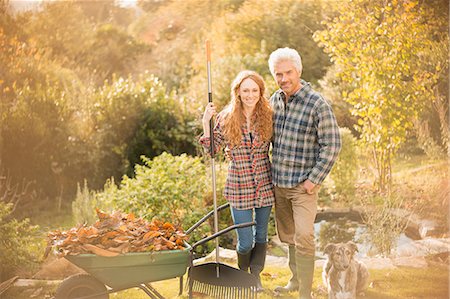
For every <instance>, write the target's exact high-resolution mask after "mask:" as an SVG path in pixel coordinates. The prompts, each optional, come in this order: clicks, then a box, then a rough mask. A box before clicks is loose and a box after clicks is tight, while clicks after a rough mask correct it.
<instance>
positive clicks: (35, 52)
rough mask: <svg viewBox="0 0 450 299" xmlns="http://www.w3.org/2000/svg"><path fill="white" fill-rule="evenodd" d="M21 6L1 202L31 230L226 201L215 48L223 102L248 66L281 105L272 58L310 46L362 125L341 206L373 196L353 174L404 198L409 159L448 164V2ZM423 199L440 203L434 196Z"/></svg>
mask: <svg viewBox="0 0 450 299" xmlns="http://www.w3.org/2000/svg"><path fill="white" fill-rule="evenodd" d="M21 4H22V3H21V2H20V1H9V0H0V191H2V190H8V192H2V193H1V194H0V200H1V206H5V207H6V203H12V204H13V206H11V208H10V210H8V211H7V212H3V213H5V214H8V217H10V219H12V218H16V219H18V220H17V221H18V222H17V223H21V222H20V221H21V219H23V218H25V217H31V221H38V219H39V217H42V215H46V213H48V212H49V211H51V212H52V213H55V214H57V215H71V214H72V213H71V212H72V207H73V211H74V218H75V219H77V220H78V221H83V220H87V221H89V219H91V218H89V217H88V216H89V209H90V208H92V207H93V206H101V207H103V208H120V209H126V210H129V211H131V210H135V211H136V212H139V213H137V214H138V215H142V216H145V217H148V218H150V217H153V216H155V215H157V216H160V217H169V218H172V219H178V220H179V221H180V222H182V223H183V226H184V227H188V226H189V225H190V224H191V223H193V221H194V220H198V219H197V218H198V217H200V215H201V214H202V213H205V212H206V210H208V208H210V206H211V193H210V191H209V189H208V182H209V178H208V174H207V172H206V170H205V169H208V168H209V165H208V163H207V162H206V163H205V162H204V161H203V160H201V159H200V158H199V157H200V156H201V151H200V150H199V149H198V145H197V141H196V139H197V137H198V136H199V134H200V132H201V127H200V124H201V122H200V115H201V113H202V111H203V109H204V106H205V104H206V102H207V98H206V94H207V84H206V69H205V68H206V63H205V53H204V41H205V40H206V39H209V40H211V42H212V47H213V52H212V61H213V64H212V67H213V69H212V71H213V74H212V75H213V92H214V94H213V99H214V102H216V103H217V105H218V106H219V107H223V106H224V105H225V104H226V103H227V102H228V99H229V92H230V84H231V81H232V79H233V78H234V76H235V75H236V74H237V73H238V71H240V70H242V69H254V70H256V71H258V72H260V73H261V74H262V75H263V76H264V78H265V79H266V84H267V95H268V96H269V95H270V94H271V93H272V92H273V91H274V90H275V89H276V86H275V82H274V80H273V78H271V76H270V74H269V70H268V67H267V58H268V56H269V54H270V53H271V51H273V50H274V49H276V48H278V47H285V46H288V47H293V48H296V49H297V50H299V52H300V53H301V55H302V58H303V65H304V72H303V74H302V77H303V78H305V79H306V80H307V81H311V82H312V84H313V86H314V88H316V89H318V90H319V91H320V92H321V93H322V94H324V95H325V96H326V98H327V99H328V100H330V102H331V103H332V106H333V109H334V111H335V112H336V116H337V119H338V122H339V125H340V126H341V127H345V128H347V129H348V131H347V130H346V133H345V134H344V138H345V140H344V142H347V141H348V144H349V145H348V147H346V150H345V151H343V153H342V155H341V159H340V162H338V164H337V166H336V167H335V170H334V171H333V173H332V174H331V176H330V180H329V184H330V186H329V188H328V187H327V188H323V189H324V192H325V191H326V192H327V194H332V195H333V196H330V198H331V197H332V198H334V199H335V201H336V202H338V203H339V202H342V203H344V204H347V203H349V202H352V199H351V198H352V193H353V192H356V193H358V191H361V190H358V188H357V189H356V190H355V191H353V190H354V188H355V184H354V182H352V180H354V177H355V176H356V174H355V173H354V172H353V168H354V167H357V168H358V171H359V172H358V173H357V174H358V176H357V177H358V178H359V179H361V177H364V180H367V181H369V183H368V184H366V183H362V184H360V185H359V186H368V187H367V189H368V190H366V189H364V194H363V196H369V197H370V196H371V195H370V194H373V193H377V190H376V189H379V190H382V189H385V188H389V186H391V184H393V186H394V188H393V189H391V190H393V192H397V190H398V186H396V185H395V180H394V181H392V180H393V179H394V176H393V170H392V165H393V164H394V163H395V162H396V161H395V160H396V159H397V158H398V157H405V159H409V158H410V157H411V156H413V155H415V154H422V155H428V156H429V158H432V159H435V160H438V161H439V160H440V159H442V157H445V153H448V141H449V127H448V106H449V105H448V103H449V98H448V96H449V89H448V88H449V85H448V80H449V77H448V73H449V71H448V45H449V42H448V41H449V38H448V24H449V16H448V11H449V6H448V1H445V0H436V1H414V0H411V1H409V0H396V1H367V0H348V1H337V2H336V1H330V0H320V1H301V0H287V1H278V0H276V1H264V0H220V1H200V0H186V1H175V0H164V1H157V0H138V1H136V5H135V6H126V7H124V6H121V5H119V2H114V1H75V0H71V1H48V2H46V1H45V2H42V3H38V2H35V3H34V6H30V7H28V9H24V10H21V9H19V8H23V6H22V5H21ZM352 136H353V137H352ZM353 138H354V139H353ZM346 140H347V141H346ZM353 142H356V143H355V148H353V146H351V145H350V144H353ZM347 150H348V151H347ZM353 150H354V151H353ZM355 153H358V154H355ZM368 153H370V156H371V157H373V160H372V162H371V161H370V160H369V159H366V157H370V156H369V155H368ZM355 155H357V157H358V158H359V161H358V166H355V165H354V163H356V159H355V158H353V159H352V157H355ZM141 156H145V158H143V159H141ZM361 157H363V158H361ZM207 160H208V159H205V161H207ZM218 164H219V165H222V160H220V163H218ZM224 164H226V163H224ZM341 166H342V167H341ZM221 167H222V166H221ZM220 173H221V176H222V179H223V176H224V175H225V173H226V169H225V168H221V169H220ZM441 179H442V178H441ZM397 180H398V178H397ZM105 182H106V185H105ZM374 182H375V183H376V184H375V186H376V187H377V188H373V186H374V185H373V183H374ZM352 183H353V184H352ZM222 184H223V181H220V183H218V186H221V185H222ZM364 184H365V185H364ZM440 184H441V182H440V181H439V182H436V184H435V185H436V186H441V185H440ZM447 185H448V184H447ZM447 185H445V184H444V185H442V186H443V187H442V188H441V189H442V190H444V191H443V192H441V193H442V194H447V193H446V191H445V190H448V186H447ZM77 186H80V187H77ZM81 186H82V187H81ZM2 188H3V189H2ZM360 189H361V188H360ZM77 190H78V191H77ZM401 193H404V190H403V191H402V192H401ZM218 194H220V190H219V191H218ZM439 194H440V193H439ZM360 195H361V194H357V195H356V196H360ZM443 198H444V197H443ZM353 199H354V198H353ZM420 202H421V205H422V206H424V207H426V206H427V207H429V205H428V203H429V202H430V200H429V199H428V198H427V199H423V201H420ZM440 202H441V203H442V204H441V205H442V206H444V207H445V206H448V200H445V199H442V201H440ZM156 207H159V210H156ZM430 210H431V209H430ZM5 211H6V210H5ZM173 211H176V212H175V213H174V212H173ZM86 217H87V218H86ZM41 219H42V218H41ZM223 220H224V221H223V222H224V223H229V220H230V219H229V215H225V216H224V219H223ZM17 225H19V224H17ZM54 225H58V223H55V224H54ZM8 228H9V229H13V228H12V226H8ZM209 229H210V228H209V227H205V228H204V231H203V232H200V233H199V235H197V236H195V238H199V237H200V235H201V234H203V233H206V232H207V231H208V230H209ZM2 234H3V233H2ZM5 234H6V233H5ZM5 236H6V235H5ZM8 236H9V235H8ZM11 236H15V238H22V236H19V235H17V234H16V235H14V234H13V235H11ZM1 237H2V240H3V235H2V236H1ZM13 239H14V238H13ZM16 241H17V240H16ZM16 241H14V242H16ZM227 241H229V242H231V241H230V240H227ZM17 242H19V241H17ZM3 258H4V257H3V256H2V262H1V263H3ZM18 264H20V261H19V260H16V261H14V262H13V263H12V264H11V268H10V269H11V270H8V271H9V272H10V273H9V275H10V274H11V273H12V271H13V270H14V267H17V265H18Z"/></svg>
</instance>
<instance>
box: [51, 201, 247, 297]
mask: <svg viewBox="0 0 450 299" xmlns="http://www.w3.org/2000/svg"><path fill="white" fill-rule="evenodd" d="M228 206H229V204H228V203H227V204H224V205H222V206H220V207H218V208H217V210H218V211H220V210H223V209H225V208H227V207H228ZM213 212H214V211H211V212H209V213H208V214H207V215H205V216H204V217H203V218H202V219H200V220H199V221H198V222H197V223H196V224H194V225H193V226H192V227H191V228H189V229H188V230H187V231H186V234H189V233H191V232H192V231H193V230H194V229H195V228H197V227H198V226H200V224H202V223H203V222H205V221H206V220H207V219H208V218H209V217H211V215H212V214H213ZM254 224H255V223H254V222H249V223H242V224H238V225H232V226H229V227H227V228H225V229H223V230H221V231H219V232H217V233H215V234H213V235H211V236H208V237H206V238H204V239H202V240H200V241H198V242H197V243H195V244H193V245H192V246H191V245H189V244H188V243H186V244H185V245H186V248H185V249H183V250H164V251H152V252H136V253H126V254H123V255H118V256H113V257H103V256H98V255H95V254H79V255H68V256H66V257H65V258H66V259H67V260H69V261H70V262H71V263H73V264H75V265H76V266H78V267H79V268H81V269H83V270H84V271H86V272H87V274H76V275H72V276H70V277H68V278H66V279H65V280H64V281H63V282H62V283H61V284H60V285H59V287H58V289H57V290H56V294H55V299H88V298H91V299H92V298H95V299H108V298H109V294H111V293H116V292H119V291H122V290H126V289H130V288H136V287H137V288H140V289H141V290H142V291H144V292H145V293H146V294H147V295H148V296H149V297H150V298H155V299H163V298H164V297H163V296H162V295H161V294H160V293H159V292H158V291H157V290H156V289H155V288H154V287H152V285H151V284H150V283H151V282H156V281H162V280H166V279H172V278H177V277H179V281H180V282H179V288H180V289H179V295H181V294H182V292H183V275H184V274H185V273H186V270H187V268H188V267H189V273H188V279H189V283H188V287H189V297H190V298H192V296H193V287H195V282H200V285H202V283H204V284H203V288H205V293H208V292H206V291H208V290H206V289H207V288H211V287H212V288H215V287H217V288H219V289H220V288H228V289H231V291H228V290H227V293H228V294H230V296H228V295H227V296H222V295H221V296H217V297H222V298H223V297H228V298H237V297H238V296H235V295H233V294H235V293H239V294H244V293H243V292H248V290H250V293H249V294H250V295H251V296H245V297H250V298H255V297H256V278H255V277H254V276H253V275H251V274H249V273H246V272H243V271H240V270H238V269H235V268H232V267H229V266H227V265H224V264H220V263H218V261H216V263H207V264H203V265H199V266H194V265H193V261H194V250H195V248H196V247H197V246H199V245H202V244H204V243H206V242H208V241H210V240H212V239H215V238H217V237H219V236H221V235H223V234H225V233H227V232H229V231H231V230H234V229H237V228H242V227H248V226H252V225H254ZM215 269H218V271H219V272H220V277H216V276H215ZM233 281H235V282H238V284H239V288H234V287H233V284H234V283H233ZM201 288H202V286H200V288H198V287H197V289H198V290H199V291H200V292H202V290H201ZM209 291H210V290H209ZM209 294H211V292H209ZM214 297H216V296H214ZM239 297H244V296H239Z"/></svg>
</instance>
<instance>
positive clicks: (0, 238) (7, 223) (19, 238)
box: [0, 202, 38, 281]
mask: <svg viewBox="0 0 450 299" xmlns="http://www.w3.org/2000/svg"><path fill="white" fill-rule="evenodd" d="M11 212H12V204H5V203H4V202H0V265H1V267H0V281H4V280H6V279H8V278H10V277H12V276H13V275H14V274H15V272H16V271H17V270H18V269H19V268H20V269H21V270H23V269H24V268H25V269H26V268H29V267H31V266H33V264H34V263H35V260H36V259H35V255H34V252H33V251H32V247H33V244H34V240H33V239H34V237H35V233H36V232H37V229H38V227H37V226H32V225H30V223H29V220H28V219H25V220H22V221H18V220H17V219H15V218H13V217H12V216H11Z"/></svg>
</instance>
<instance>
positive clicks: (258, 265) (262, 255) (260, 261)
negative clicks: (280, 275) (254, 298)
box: [250, 243, 267, 292]
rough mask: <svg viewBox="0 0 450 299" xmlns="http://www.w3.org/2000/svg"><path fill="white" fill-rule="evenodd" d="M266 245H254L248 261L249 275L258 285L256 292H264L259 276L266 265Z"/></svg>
mask: <svg viewBox="0 0 450 299" xmlns="http://www.w3.org/2000/svg"><path fill="white" fill-rule="evenodd" d="M266 252H267V243H255V247H253V249H252V257H251V259H250V273H252V274H253V275H254V276H255V277H256V278H257V279H258V284H257V288H256V290H257V291H258V292H262V291H264V288H263V286H262V284H261V277H260V274H261V272H262V270H263V269H264V265H265V263H266Z"/></svg>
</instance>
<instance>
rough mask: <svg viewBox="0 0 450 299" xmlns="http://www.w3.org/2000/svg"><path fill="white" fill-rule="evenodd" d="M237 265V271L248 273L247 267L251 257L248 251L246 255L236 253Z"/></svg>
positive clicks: (250, 252)
mask: <svg viewBox="0 0 450 299" xmlns="http://www.w3.org/2000/svg"><path fill="white" fill-rule="evenodd" d="M236 253H237V264H238V267H239V269H241V270H243V271H245V272H247V271H248V267H249V266H250V258H251V256H252V251H249V252H247V253H244V254H242V253H239V252H237V251H236Z"/></svg>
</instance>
